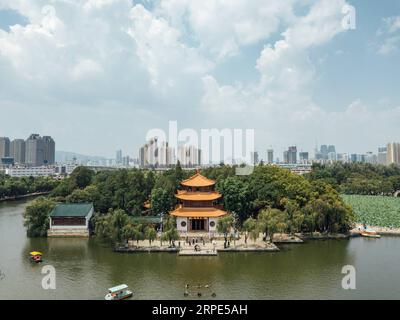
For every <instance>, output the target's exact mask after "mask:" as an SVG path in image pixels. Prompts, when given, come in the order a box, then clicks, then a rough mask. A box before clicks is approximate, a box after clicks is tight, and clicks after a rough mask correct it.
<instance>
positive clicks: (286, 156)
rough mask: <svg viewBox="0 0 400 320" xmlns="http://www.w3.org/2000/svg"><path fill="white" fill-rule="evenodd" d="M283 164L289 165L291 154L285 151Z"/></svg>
mask: <svg viewBox="0 0 400 320" xmlns="http://www.w3.org/2000/svg"><path fill="white" fill-rule="evenodd" d="M283 163H289V152H288V151H283Z"/></svg>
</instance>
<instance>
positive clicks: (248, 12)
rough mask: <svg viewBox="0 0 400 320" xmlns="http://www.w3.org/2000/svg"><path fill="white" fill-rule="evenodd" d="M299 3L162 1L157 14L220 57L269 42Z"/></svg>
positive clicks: (289, 1) (222, 0)
mask: <svg viewBox="0 0 400 320" xmlns="http://www.w3.org/2000/svg"><path fill="white" fill-rule="evenodd" d="M296 2H297V1H295V0H287V1H281V0H270V1H265V0H252V1H244V0H234V1H227V0H209V1H192V0H161V1H160V3H159V6H158V7H157V10H156V12H157V13H158V14H160V15H162V16H165V17H167V18H168V19H169V20H170V21H171V23H172V24H173V25H174V26H178V27H179V28H180V29H182V30H186V32H187V33H188V34H189V35H188V37H190V38H194V39H193V40H194V41H197V42H198V43H199V44H200V47H202V48H203V49H205V50H209V51H211V52H212V53H214V54H216V55H217V56H218V57H220V58H223V57H226V56H230V55H234V54H237V53H238V51H239V49H240V47H241V46H245V45H249V44H254V43H256V42H258V41H261V40H265V39H266V38H268V37H270V36H271V35H272V34H273V33H275V32H276V31H278V29H279V27H280V26H281V24H282V23H283V24H284V23H286V22H288V21H290V20H291V19H292V18H293V12H292V9H293V5H294V3H296Z"/></svg>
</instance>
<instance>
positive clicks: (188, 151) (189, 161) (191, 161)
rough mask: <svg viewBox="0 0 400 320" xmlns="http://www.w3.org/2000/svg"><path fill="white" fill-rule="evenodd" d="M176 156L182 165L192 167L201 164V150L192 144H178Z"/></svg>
mask: <svg viewBox="0 0 400 320" xmlns="http://www.w3.org/2000/svg"><path fill="white" fill-rule="evenodd" d="M177 156H178V160H179V163H180V164H181V166H182V167H194V166H199V165H200V164H201V151H200V150H199V149H197V148H196V147H194V146H179V147H178V155H177Z"/></svg>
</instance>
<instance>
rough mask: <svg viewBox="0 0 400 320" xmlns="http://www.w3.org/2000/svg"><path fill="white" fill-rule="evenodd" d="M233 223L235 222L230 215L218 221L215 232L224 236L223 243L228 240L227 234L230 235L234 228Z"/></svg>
mask: <svg viewBox="0 0 400 320" xmlns="http://www.w3.org/2000/svg"><path fill="white" fill-rule="evenodd" d="M234 222H235V220H234V218H233V216H232V215H230V214H229V215H226V216H225V217H222V218H220V219H218V222H217V231H218V232H219V233H221V234H223V235H224V238H225V241H227V240H228V233H230V232H231V230H232V228H233V227H234Z"/></svg>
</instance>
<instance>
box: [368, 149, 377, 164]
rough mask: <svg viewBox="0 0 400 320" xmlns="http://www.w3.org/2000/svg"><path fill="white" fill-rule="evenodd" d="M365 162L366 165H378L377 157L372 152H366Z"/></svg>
mask: <svg viewBox="0 0 400 320" xmlns="http://www.w3.org/2000/svg"><path fill="white" fill-rule="evenodd" d="M365 162H366V163H370V164H377V163H378V157H377V155H376V154H374V153H373V152H371V151H368V152H367V153H366V154H365Z"/></svg>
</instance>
